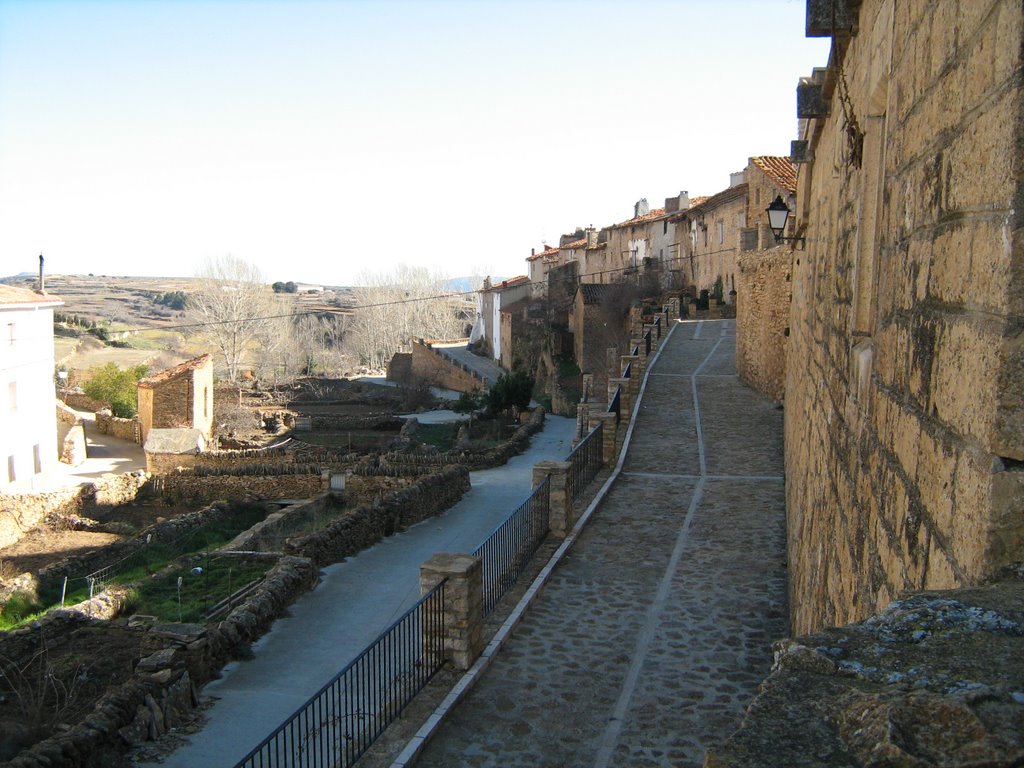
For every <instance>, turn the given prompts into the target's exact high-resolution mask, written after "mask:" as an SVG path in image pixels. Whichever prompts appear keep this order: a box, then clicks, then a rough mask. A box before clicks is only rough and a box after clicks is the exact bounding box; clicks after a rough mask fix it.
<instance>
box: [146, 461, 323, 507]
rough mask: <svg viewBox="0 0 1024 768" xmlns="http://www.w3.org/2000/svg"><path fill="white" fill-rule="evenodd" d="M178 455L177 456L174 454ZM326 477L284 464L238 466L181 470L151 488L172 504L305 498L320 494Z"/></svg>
mask: <svg viewBox="0 0 1024 768" xmlns="http://www.w3.org/2000/svg"><path fill="white" fill-rule="evenodd" d="M177 458H181V457H177ZM325 484H326V479H325V478H324V476H323V473H322V472H321V471H320V470H319V469H315V470H310V469H308V468H304V467H301V466H289V465H284V466H281V467H276V468H274V467H271V468H268V469H267V471H266V472H265V473H261V474H256V473H254V472H248V471H245V470H242V469H238V470H237V471H232V470H224V471H223V472H219V473H217V474H212V473H210V472H197V471H195V470H194V469H182V470H178V471H173V472H169V473H167V474H161V475H160V476H159V477H158V478H154V491H156V492H157V493H159V494H160V495H161V496H163V497H164V498H166V499H169V500H172V501H174V502H175V503H186V504H187V503H196V502H199V503H202V502H210V501H214V500H216V499H228V498H241V499H309V498H312V497H313V496H318V495H319V494H321V493H323V492H324V491H325V490H326V488H325Z"/></svg>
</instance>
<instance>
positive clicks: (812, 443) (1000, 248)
mask: <svg viewBox="0 0 1024 768" xmlns="http://www.w3.org/2000/svg"><path fill="white" fill-rule="evenodd" d="M857 14H858V17H859V19H858V24H857V25H856V35H855V36H853V37H852V38H850V39H849V41H848V42H847V43H841V45H840V48H839V49H835V50H834V51H833V56H832V61H833V70H832V71H830V72H827V73H826V72H819V73H818V74H817V75H816V76H815V77H814V78H813V79H812V80H811V81H810V82H809V84H806V85H803V86H801V88H802V89H803V90H804V92H807V89H808V88H820V89H821V92H822V95H823V97H824V100H825V103H827V104H830V106H831V114H830V115H829V116H827V117H820V118H816V119H811V120H809V121H808V122H807V123H806V124H805V129H804V132H803V135H802V136H801V138H802V139H804V140H806V141H807V142H808V149H809V155H810V156H812V157H813V158H814V160H813V162H812V163H809V164H805V165H802V166H801V167H800V168H801V169H800V173H799V188H798V211H797V215H798V217H799V221H798V226H799V227H802V228H804V230H805V234H806V236H807V246H806V251H796V252H795V253H794V256H795V259H794V272H793V305H792V307H793V308H792V316H791V321H790V327H791V335H790V338H789V350H788V352H789V354H788V357H787V361H788V367H787V379H786V414H785V444H786V494H787V509H788V532H789V565H790V574H791V576H790V578H791V582H790V598H791V606H792V617H791V618H792V625H793V628H794V630H795V631H796V632H798V633H804V632H808V631H812V630H815V629H818V628H820V627H823V626H827V625H835V624H843V623H846V622H849V621H854V620H858V619H862V618H864V617H866V616H868V615H870V614H872V613H874V612H876V611H877V610H880V609H882V608H884V607H885V606H886V605H887V604H888V603H889V602H890V601H891V600H892V599H893V598H894V597H895V596H896V595H897V594H899V593H901V592H903V591H905V590H909V589H944V588H953V587H958V586H963V585H970V584H976V583H979V582H981V581H983V580H984V579H986V578H988V577H990V576H991V575H992V574H993V573H995V572H996V571H997V570H998V569H999V568H1000V567H1001V566H1002V565H1004V564H1007V563H1012V562H1015V561H1021V560H1022V559H1024V516H1022V515H1021V509H1022V508H1024V335H1022V331H1021V329H1022V321H1021V318H1022V317H1024V230H1022V228H1021V215H1022V214H1021V211H1024V205H1022V204H1021V201H1022V199H1024V142H1022V128H1024V125H1022V117H1021V116H1022V114H1024V99H1022V81H1021V78H1020V72H1021V64H1022V61H1021V58H1022V26H1024V11H1022V8H1021V4H1020V3H1019V2H1016V0H976V2H970V3H965V2H955V1H954V0H936V2H933V3H897V2H894V0H864V2H863V3H862V4H859V6H858V10H857ZM837 64H841V65H842V67H843V71H844V73H845V75H844V77H845V81H846V82H847V83H848V85H849V96H850V104H852V108H853V113H854V114H855V115H856V117H857V120H858V124H859V126H860V128H861V130H862V131H863V144H862V146H861V147H859V148H858V147H857V146H856V144H854V145H853V146H851V145H850V143H849V142H848V139H847V133H846V132H845V131H844V129H843V128H844V116H843V106H842V104H841V103H840V99H839V95H838V93H837V92H836V87H837V86H836V84H837V83H838V82H840V80H839V77H838V73H837V72H836V71H835V67H836V65H837ZM858 149H859V150H860V154H861V156H862V162H860V163H858V162H857V159H858V158H857V150H858Z"/></svg>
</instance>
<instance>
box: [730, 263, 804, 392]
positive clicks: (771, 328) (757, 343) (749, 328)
mask: <svg viewBox="0 0 1024 768" xmlns="http://www.w3.org/2000/svg"><path fill="white" fill-rule="evenodd" d="M792 259H793V255H792V253H790V251H789V250H788V249H775V250H771V251H756V252H754V253H749V254H745V255H744V256H741V257H740V260H739V271H738V272H737V274H736V292H737V294H738V297H737V301H736V373H737V374H739V377H740V378H741V379H743V380H744V381H745V382H747V384H749V385H750V386H752V387H753V388H754V389H756V390H757V391H758V392H761V393H763V394H765V395H767V396H768V397H770V398H771V399H772V400H774V401H775V402H777V403H780V402H782V401H783V399H784V397H785V390H786V341H787V334H788V331H789V300H790V285H791V283H790V269H791V266H792Z"/></svg>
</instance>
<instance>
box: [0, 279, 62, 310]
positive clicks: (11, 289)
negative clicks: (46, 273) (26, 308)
mask: <svg viewBox="0 0 1024 768" xmlns="http://www.w3.org/2000/svg"><path fill="white" fill-rule="evenodd" d="M63 303H64V302H63V301H61V300H60V299H58V298H57V297H56V296H50V295H47V294H45V293H36V292H35V291H30V290H29V289H28V288H19V287H18V286H16V285H6V284H0V305H14V304H49V305H51V306H58V305H60V304H63Z"/></svg>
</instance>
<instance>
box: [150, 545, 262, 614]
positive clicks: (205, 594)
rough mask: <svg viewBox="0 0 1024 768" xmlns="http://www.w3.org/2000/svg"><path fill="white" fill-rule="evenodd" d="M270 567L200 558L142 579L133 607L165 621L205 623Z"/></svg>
mask: <svg viewBox="0 0 1024 768" xmlns="http://www.w3.org/2000/svg"><path fill="white" fill-rule="evenodd" d="M269 567H270V564H269V563H268V562H266V561H264V562H259V561H256V562H252V561H249V562H246V561H239V560H238V559H237V558H227V557H211V558H205V559H202V560H197V561H196V564H195V565H191V564H190V565H188V566H186V567H183V568H181V569H178V570H175V571H172V572H169V573H165V574H161V575H160V576H159V577H157V578H151V579H145V580H143V581H141V582H139V585H138V587H136V589H135V590H134V591H133V594H132V598H131V604H132V609H133V610H134V611H135V612H137V613H143V614H146V615H148V616H156V617H157V618H158V619H160V620H161V621H188V622H197V623H201V622H202V621H203V620H204V619H205V615H206V613H207V612H209V610H210V609H211V608H213V607H214V606H215V605H216V604H217V603H219V602H220V601H221V600H223V599H225V598H227V597H228V596H229V595H231V594H232V593H234V592H236V591H237V590H239V589H241V588H242V587H244V586H245V585H247V584H249V583H250V582H252V581H254V580H256V579H260V578H262V577H263V574H264V573H266V571H267V569H268V568H269ZM179 582H180V583H179Z"/></svg>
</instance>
